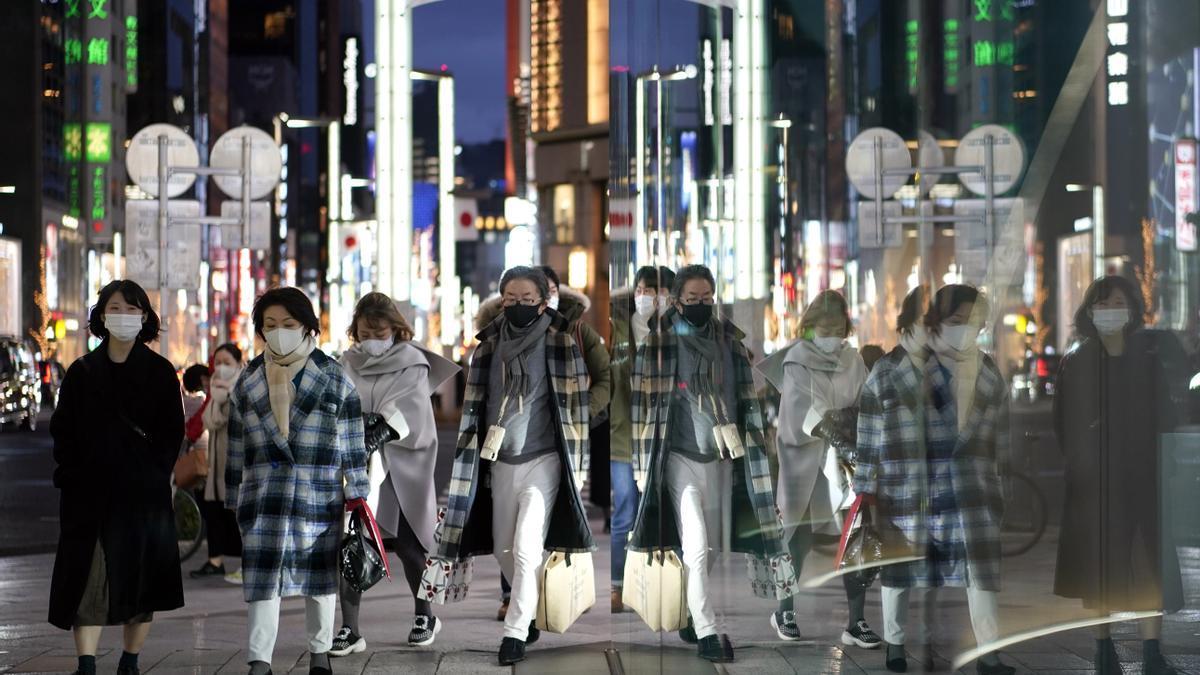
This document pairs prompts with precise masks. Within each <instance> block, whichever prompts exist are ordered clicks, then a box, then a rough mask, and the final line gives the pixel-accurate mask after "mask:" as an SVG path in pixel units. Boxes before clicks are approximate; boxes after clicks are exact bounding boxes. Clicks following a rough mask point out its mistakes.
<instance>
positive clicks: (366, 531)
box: [339, 505, 391, 593]
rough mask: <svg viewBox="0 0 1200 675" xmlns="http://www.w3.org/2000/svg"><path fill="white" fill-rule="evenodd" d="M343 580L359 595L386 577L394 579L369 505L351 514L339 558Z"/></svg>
mask: <svg viewBox="0 0 1200 675" xmlns="http://www.w3.org/2000/svg"><path fill="white" fill-rule="evenodd" d="M339 560H340V562H341V564H340V566H341V568H342V578H343V579H345V580H346V584H347V585H349V586H350V588H353V589H354V590H355V591H357V592H359V593H365V592H367V589H369V588H371V587H372V586H374V585H375V584H377V583H379V580H380V579H383V578H384V577H389V578H390V577H391V570H390V569H389V568H388V562H387V553H386V552H385V551H384V550H383V539H382V538H381V537H380V535H379V528H378V526H376V524H375V517H374V516H373V515H372V514H371V509H370V508H369V507H367V506H366V505H363V506H362V507H361V508H358V509H355V510H354V511H353V512H351V514H350V526H349V528H348V529H347V531H346V536H345V538H343V539H342V548H341V551H340V555H339Z"/></svg>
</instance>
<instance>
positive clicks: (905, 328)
mask: <svg viewBox="0 0 1200 675" xmlns="http://www.w3.org/2000/svg"><path fill="white" fill-rule="evenodd" d="M928 305H929V287H928V286H925V285H923V284H922V285H920V286H917V287H916V288H914V289H912V290H911V291H909V292H908V295H906V296H904V302H903V303H902V304H901V305H900V316H898V317H896V332H897V333H908V332H910V331H912V329H913V326H915V325H917V322H918V321H920V320H921V319H922V318H923V317H924V316H925V311H926V310H927V309H928Z"/></svg>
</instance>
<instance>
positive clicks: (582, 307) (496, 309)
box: [475, 286, 632, 331]
mask: <svg viewBox="0 0 1200 675" xmlns="http://www.w3.org/2000/svg"><path fill="white" fill-rule="evenodd" d="M631 297H632V296H631ZM591 308H592V300H591V298H589V297H587V296H586V295H584V294H583V293H580V292H579V291H577V290H575V289H574V288H567V287H566V286H559V287H558V313H559V314H561V315H563V318H565V319H566V320H567V322H568V323H570V324H571V326H572V328H574V326H575V323H576V322H578V321H579V319H580V318H581V317H582V316H583V315H584V314H586V313H587V311H588V310H589V309H591ZM503 312H504V308H503V307H502V306H501V298H500V296H499V295H493V296H492V297H490V298H488V299H487V300H484V301H483V304H481V305H479V311H478V312H477V313H476V314H475V330H476V331H481V330H483V329H484V328H486V327H487V326H488V325H489V324H491V323H492V322H493V321H495V320H496V319H497V318H498V317H499V316H500V315H501V314H502V313H503Z"/></svg>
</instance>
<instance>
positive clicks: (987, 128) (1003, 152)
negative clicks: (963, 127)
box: [954, 124, 1025, 196]
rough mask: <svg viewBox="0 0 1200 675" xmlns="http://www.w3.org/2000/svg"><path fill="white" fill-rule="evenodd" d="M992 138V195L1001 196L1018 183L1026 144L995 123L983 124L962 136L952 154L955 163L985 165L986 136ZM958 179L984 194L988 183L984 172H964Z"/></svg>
mask: <svg viewBox="0 0 1200 675" xmlns="http://www.w3.org/2000/svg"><path fill="white" fill-rule="evenodd" d="M989 136H991V138H992V194H993V195H1002V194H1004V193H1005V192H1008V191H1009V190H1011V189H1012V186H1014V185H1016V184H1017V179H1018V178H1020V177H1021V170H1022V169H1023V168H1024V167H1025V146H1024V145H1022V143H1021V139H1019V138H1017V135H1016V134H1014V133H1013V132H1011V131H1009V130H1008V129H1005V128H1004V127H1002V126H1000V125H998V124H985V125H983V126H981V127H978V128H976V129H975V130H973V131H971V132H970V133H968V134H967V135H966V136H963V138H962V140H961V141H959V142H958V151H957V152H955V153H954V165H955V166H984V165H985V164H986V163H987V152H986V147H987V138H988V137H989ZM958 179H959V180H960V181H962V184H963V185H964V186H965V187H966V188H967V189H968V190H970V191H971V192H974V193H975V194H977V195H980V196H983V195H985V194H987V185H986V183H985V181H984V180H983V173H982V172H979V171H970V172H963V173H960V174H959V175H958Z"/></svg>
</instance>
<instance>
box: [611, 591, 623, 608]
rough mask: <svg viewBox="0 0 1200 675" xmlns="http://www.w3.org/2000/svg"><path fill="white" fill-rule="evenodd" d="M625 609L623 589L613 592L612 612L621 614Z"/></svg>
mask: <svg viewBox="0 0 1200 675" xmlns="http://www.w3.org/2000/svg"><path fill="white" fill-rule="evenodd" d="M624 611H625V602H624V601H623V600H622V598H621V589H619V588H618V589H616V590H614V591H613V592H612V613H613V614H620V613H621V612H624Z"/></svg>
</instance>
